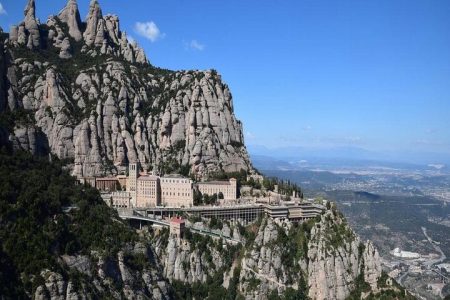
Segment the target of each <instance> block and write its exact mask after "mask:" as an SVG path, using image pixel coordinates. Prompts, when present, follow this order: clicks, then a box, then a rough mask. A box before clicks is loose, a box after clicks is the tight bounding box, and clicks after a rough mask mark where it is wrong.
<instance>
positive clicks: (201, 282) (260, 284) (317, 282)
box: [152, 207, 413, 300]
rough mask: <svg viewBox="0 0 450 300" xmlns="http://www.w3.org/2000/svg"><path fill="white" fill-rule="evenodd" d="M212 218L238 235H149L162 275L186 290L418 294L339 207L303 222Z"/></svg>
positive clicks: (314, 295)
mask: <svg viewBox="0 0 450 300" xmlns="http://www.w3.org/2000/svg"><path fill="white" fill-rule="evenodd" d="M212 222H214V223H215V225H214V226H213V227H211V226H210V230H211V228H212V229H213V230H215V231H216V232H217V234H218V235H222V236H224V237H232V238H233V241H236V240H238V241H241V242H240V243H238V244H236V243H235V242H230V241H228V242H227V241H226V240H221V239H215V240H214V239H212V238H210V237H205V236H199V235H196V234H194V235H192V234H190V233H188V234H187V235H186V236H185V237H184V239H178V238H177V237H174V236H169V234H168V232H167V231H166V232H162V233H160V234H156V235H154V237H153V239H152V245H153V248H154V249H155V253H156V255H157V257H158V259H159V260H160V262H161V265H162V267H163V274H164V276H166V277H167V278H168V279H169V280H170V281H171V283H172V285H173V286H174V288H175V291H176V293H177V294H178V295H181V297H182V298H196V299H202V298H206V297H210V299H224V298H226V297H227V296H226V295H233V296H232V297H231V298H228V299H235V298H236V299H249V300H250V299H361V298H368V299H379V298H380V297H388V296H391V297H392V298H386V299H413V297H411V296H410V295H409V294H407V293H405V291H404V289H402V288H401V287H400V286H398V285H397V284H395V283H391V282H390V279H388V277H387V276H386V274H384V273H382V270H381V264H380V259H379V255H378V252H377V250H376V249H375V248H374V246H373V245H372V243H371V242H370V241H366V242H363V241H361V240H360V238H359V237H358V236H356V235H355V234H354V232H353V231H352V230H351V228H350V227H349V225H348V224H347V222H346V220H345V218H344V217H343V216H342V214H340V213H339V212H338V211H337V210H336V209H335V208H334V207H333V208H330V209H328V210H327V211H326V212H325V213H324V214H323V215H322V216H320V217H318V218H317V219H316V220H311V221H309V222H305V223H302V224H294V223H291V222H289V221H280V220H272V219H270V218H263V219H260V220H259V221H258V222H256V223H255V224H251V225H249V226H244V225H241V224H240V223H233V224H232V223H228V222H224V223H222V222H220V221H215V220H213V221H211V222H210V225H211V223H212ZM217 222H218V224H216V223H217ZM195 226H196V227H199V226H200V227H201V226H207V227H208V225H205V224H201V223H196V224H195ZM214 228H215V229H214ZM212 295H214V297H215V298H214V297H212ZM211 297H212V298H211Z"/></svg>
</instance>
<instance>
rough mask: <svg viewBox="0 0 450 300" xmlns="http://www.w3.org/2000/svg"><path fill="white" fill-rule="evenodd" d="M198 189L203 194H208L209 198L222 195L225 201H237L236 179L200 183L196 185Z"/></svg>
mask: <svg viewBox="0 0 450 300" xmlns="http://www.w3.org/2000/svg"><path fill="white" fill-rule="evenodd" d="M196 188H197V189H198V190H199V191H200V192H201V193H202V194H207V195H209V196H212V195H214V194H217V195H219V193H222V194H223V198H224V199H225V200H236V199H237V181H236V179H234V178H231V179H230V180H228V181H208V182H199V183H197V184H196Z"/></svg>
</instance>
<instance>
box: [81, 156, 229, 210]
mask: <svg viewBox="0 0 450 300" xmlns="http://www.w3.org/2000/svg"><path fill="white" fill-rule="evenodd" d="M84 182H85V183H89V184H91V185H93V186H95V187H97V188H98V189H99V190H100V191H103V192H107V193H111V198H110V201H109V204H110V206H112V207H115V208H131V207H137V208H145V207H149V208H150V207H156V206H166V207H192V206H193V205H194V189H197V190H199V191H200V192H201V193H202V194H208V195H210V196H212V195H214V194H217V195H219V194H222V195H223V198H224V199H225V200H235V199H236V198H237V181H236V179H234V178H232V179H230V180H229V181H211V182H199V183H195V184H194V183H193V182H192V180H191V179H189V178H186V177H183V176H181V175H178V174H171V175H164V176H156V175H153V174H148V173H147V172H140V171H139V165H138V164H130V165H129V166H128V177H126V176H124V175H118V176H117V177H107V178H94V179H89V180H87V179H84Z"/></svg>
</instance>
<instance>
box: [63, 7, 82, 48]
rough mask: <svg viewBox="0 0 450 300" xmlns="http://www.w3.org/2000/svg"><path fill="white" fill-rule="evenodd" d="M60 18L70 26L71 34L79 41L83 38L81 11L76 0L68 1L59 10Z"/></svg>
mask: <svg viewBox="0 0 450 300" xmlns="http://www.w3.org/2000/svg"><path fill="white" fill-rule="evenodd" d="M58 18H59V19H60V20H61V22H64V23H66V24H67V26H68V27H69V34H70V36H71V37H73V38H74V39H75V40H76V41H77V42H79V41H81V39H82V38H83V36H82V34H81V31H80V24H81V18H80V12H79V10H78V4H77V1H76V0H69V1H67V5H66V6H65V7H64V8H63V9H62V10H61V11H60V12H59V15H58Z"/></svg>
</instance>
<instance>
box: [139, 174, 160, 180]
mask: <svg viewBox="0 0 450 300" xmlns="http://www.w3.org/2000/svg"><path fill="white" fill-rule="evenodd" d="M158 178H159V177H158V176H155V175H145V176H140V177H138V179H137V180H141V181H156V180H158Z"/></svg>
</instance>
